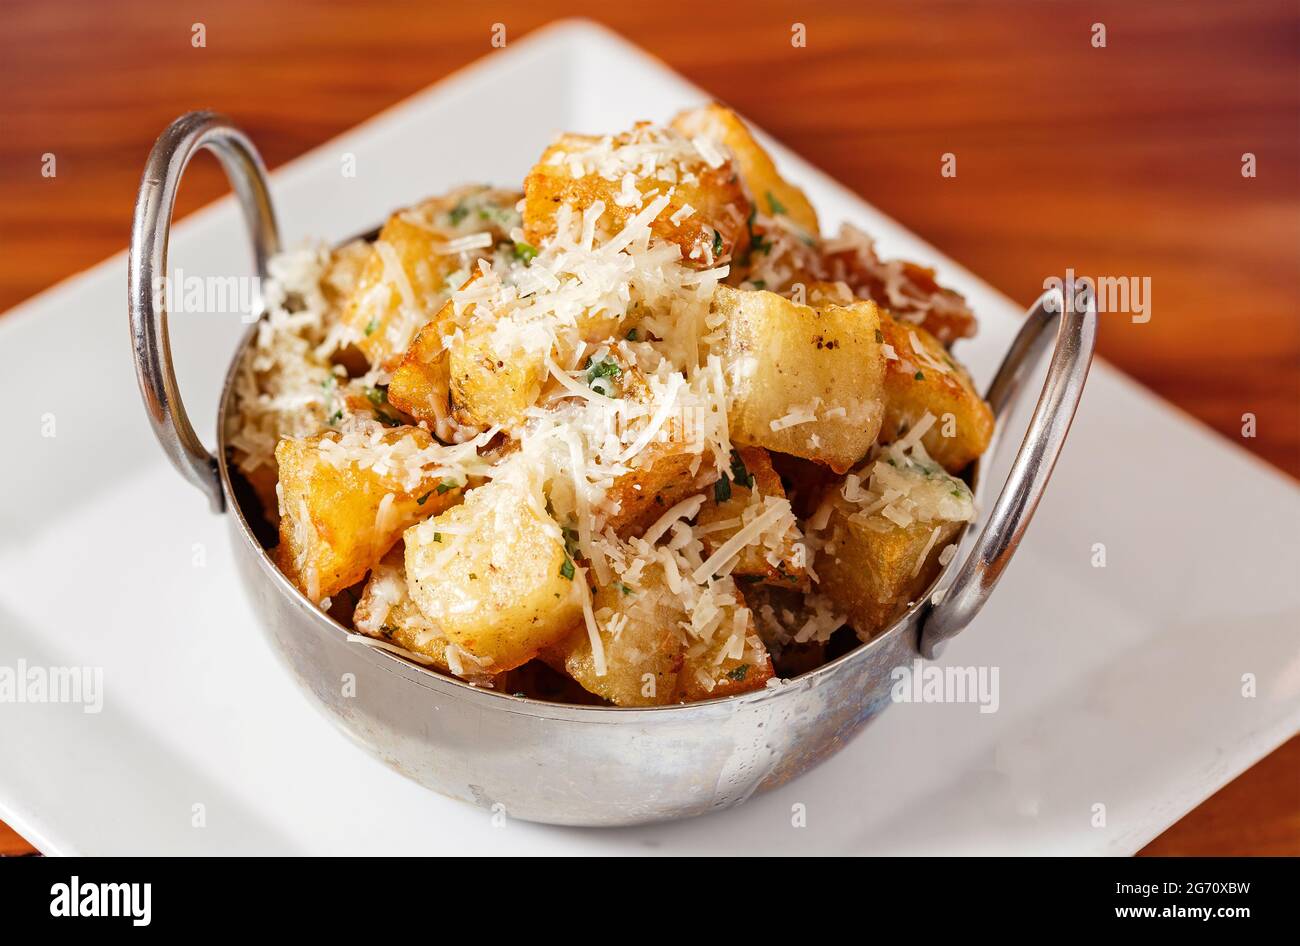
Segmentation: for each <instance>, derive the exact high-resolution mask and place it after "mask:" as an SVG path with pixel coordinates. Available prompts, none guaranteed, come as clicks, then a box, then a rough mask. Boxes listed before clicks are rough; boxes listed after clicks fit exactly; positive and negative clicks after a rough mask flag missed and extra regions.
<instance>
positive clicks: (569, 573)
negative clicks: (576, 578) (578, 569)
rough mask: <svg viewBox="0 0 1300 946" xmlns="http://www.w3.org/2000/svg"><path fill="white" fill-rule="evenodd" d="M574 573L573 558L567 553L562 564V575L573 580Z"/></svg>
mask: <svg viewBox="0 0 1300 946" xmlns="http://www.w3.org/2000/svg"><path fill="white" fill-rule="evenodd" d="M573 575H574V570H573V559H571V558H569V556H568V555H565V556H564V564H563V565H561V566H560V577H561V578H566V579H568V580H569V581H573Z"/></svg>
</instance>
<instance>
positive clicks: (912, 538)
mask: <svg viewBox="0 0 1300 946" xmlns="http://www.w3.org/2000/svg"><path fill="white" fill-rule="evenodd" d="M825 503H826V506H825V507H824V508H823V509H822V510H821V511H819V513H818V515H817V516H815V517H814V522H816V521H817V520H818V519H819V518H824V519H825V523H824V526H823V527H822V528H821V529H819V530H818V532H819V533H820V535H819V538H820V544H821V549H820V551H819V552H818V554H817V560H816V571H817V575H818V578H819V580H820V588H821V590H822V591H823V592H825V593H826V594H827V595H828V596H829V597H830V599H831V600H832V601H833V602H834V604H835V605H836V607H837V608H839V609H840V610H841V611H843V612H844V613H846V614H848V617H849V623H850V624H851V625H852V626H853V629H854V630H855V631H857V633H858V636H859V637H860V638H861V639H862V640H864V641H865V640H870V639H871V637H873V636H874V635H875V634H877V633H879V632H880V631H881V630H882V629H883V628H885V627H886V626H888V625H889V623H890V622H891V621H893V620H894V619H895V618H896V617H897V616H898V615H899V614H901V613H902V612H903V611H904V610H906V608H907V606H908V605H909V604H910V603H911V602H912V601H914V600H915V599H916V597H917V596H918V595H920V594H921V593H922V592H923V591H924V590H925V589H926V588H927V587H928V586H929V584H930V582H931V581H933V580H934V577H935V575H936V574H937V573H938V570H939V560H940V556H941V555H942V554H943V550H944V549H945V548H946V547H947V546H948V545H949V544H950V543H951V542H952V541H953V539H954V538H955V537H956V536H957V535H958V534H959V533H960V532H961V529H962V526H963V525H965V524H966V523H967V522H968V521H970V520H971V519H972V518H974V515H975V505H974V501H973V499H972V497H971V493H970V489H969V488H968V487H967V486H966V484H965V483H964V482H962V481H961V480H959V479H957V478H955V477H952V476H949V475H948V474H947V473H945V472H944V470H943V468H942V467H940V466H939V465H938V464H937V463H935V462H934V461H933V460H931V459H930V458H929V457H927V456H926V455H925V450H924V448H921V447H916V448H914V449H912V450H910V451H904V450H903V449H900V448H899V447H893V448H885V449H884V450H883V451H881V452H880V454H879V455H878V457H877V458H875V459H873V460H872V461H871V462H870V463H868V464H867V465H866V466H865V467H863V469H861V470H860V471H859V472H858V473H856V474H850V475H849V476H848V477H846V478H845V481H844V482H843V483H842V484H839V485H837V486H836V487H834V488H833V489H832V490H831V491H830V492H829V494H828V495H827V497H826V500H825Z"/></svg>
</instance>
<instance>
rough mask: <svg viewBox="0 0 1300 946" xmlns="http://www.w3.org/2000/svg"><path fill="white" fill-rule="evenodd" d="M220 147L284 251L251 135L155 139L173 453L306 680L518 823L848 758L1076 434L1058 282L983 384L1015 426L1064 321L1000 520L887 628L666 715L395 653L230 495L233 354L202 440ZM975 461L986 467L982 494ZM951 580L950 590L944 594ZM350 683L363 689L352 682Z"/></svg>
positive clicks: (608, 811) (1078, 334) (623, 821)
mask: <svg viewBox="0 0 1300 946" xmlns="http://www.w3.org/2000/svg"><path fill="white" fill-rule="evenodd" d="M203 148H207V149H210V150H212V151H214V152H215V153H216V155H217V157H218V158H219V159H220V161H221V163H222V165H223V167H224V168H225V171H226V173H227V175H228V176H229V178H230V180H231V182H232V184H233V185H234V188H235V191H236V193H237V194H238V197H239V201H240V203H241V205H242V207H243V211H244V216H245V219H246V221H247V223H248V228H249V233H250V236H251V238H252V243H253V252H254V255H255V257H256V261H257V269H258V273H259V275H261V276H262V277H263V278H265V277H266V274H267V259H268V257H269V256H271V255H273V254H274V253H275V252H276V251H277V250H278V248H279V236H278V231H277V226H276V222H275V216H274V212H273V210H272V207H271V199H270V194H269V191H268V188H267V182H266V178H265V172H264V169H263V167H262V163H261V160H260V158H259V157H258V155H257V152H256V150H255V149H254V148H253V146H252V144H251V143H250V142H249V140H248V139H247V138H246V137H245V136H244V135H243V134H242V133H240V132H239V131H238V130H237V129H236V128H235V127H233V126H232V125H231V124H230V123H229V121H227V120H226V119H225V118H222V117H221V116H218V115H214V114H212V113H208V112H195V113H191V114H188V115H185V116H183V117H182V118H180V119H178V120H177V121H176V122H175V123H173V124H172V126H171V127H170V128H168V129H167V131H165V132H164V133H163V134H162V136H161V137H160V138H159V139H158V142H157V143H156V144H155V146H154V149H153V152H152V154H151V155H150V157H149V163H148V166H147V167H146V169H145V173H144V178H143V180H142V181H141V184H140V193H139V197H138V200H137V203H136V208H135V220H134V226H133V228H132V234H131V255H130V275H129V287H128V291H129V302H130V315H131V334H132V338H133V341H134V346H135V364H136V372H137V375H138V377H139V381H140V391H141V393H142V395H143V396H144V403H145V408H146V409H147V410H148V412H149V418H150V421H151V422H152V424H153V428H154V432H155V433H156V434H157V436H158V441H159V443H160V444H161V445H162V448H163V451H164V452H165V453H166V454H167V456H168V458H169V459H170V460H171V461H172V463H173V464H174V465H175V466H176V468H177V469H178V470H179V471H180V472H181V474H182V475H183V476H184V477H185V478H186V479H188V480H190V481H191V482H192V483H194V484H195V485H196V486H197V487H199V489H200V490H202V491H203V492H204V493H205V494H207V496H208V499H209V501H210V502H211V505H212V509H213V511H214V512H218V513H221V512H223V511H224V512H227V513H228V515H227V517H226V521H227V522H228V523H229V524H230V531H231V544H232V546H233V549H234V556H235V560H236V562H237V563H238V567H239V571H240V574H241V576H242V579H243V582H244V585H245V587H246V589H247V591H248V593H249V595H250V596H251V598H252V600H253V602H254V605H255V607H256V610H257V613H258V614H259V615H260V616H261V618H262V624H263V627H264V629H265V631H266V633H267V634H268V635H269V636H270V639H271V641H272V643H273V644H274V647H275V650H277V651H278V652H279V654H280V655H281V657H283V659H284V662H285V664H286V666H287V667H288V668H289V670H290V671H291V673H292V674H293V676H294V677H295V679H296V680H297V681H298V683H299V685H300V686H301V687H302V689H303V690H304V691H305V692H306V693H308V694H309V695H310V697H311V698H312V699H314V700H315V701H316V702H317V703H319V705H320V706H321V707H322V708H324V710H326V712H327V713H328V715H329V716H330V717H331V718H332V719H333V720H334V721H335V722H336V723H338V724H339V726H340V727H341V728H342V729H343V731H344V732H346V733H347V734H348V735H350V736H351V737H352V738H353V739H354V740H356V742H358V743H359V744H360V745H361V746H363V747H364V748H366V749H367V750H369V751H370V752H372V753H374V754H375V755H376V756H378V757H379V758H381V759H383V760H384V761H385V762H387V763H388V764H389V765H391V766H392V767H393V768H395V769H397V770H398V771H399V772H402V773H403V774H405V775H407V776H408V777H410V778H412V779H414V780H416V781H417V782H419V783H420V784H422V785H425V786H427V787H429V788H432V789H435V790H437V791H439V792H442V793H443V794H446V795H450V796H452V797H454V798H459V799H462V800H464V801H468V802H471V803H473V804H476V805H480V806H482V807H484V808H489V809H492V808H494V807H495V806H498V805H500V806H503V810H504V811H505V812H507V813H508V814H509V816H510V817H514V818H523V819H525V820H529V821H541V822H548V823H552V824H569V825H593V826H595V825H628V824H638V823H643V822H651V821H661V820H667V819H672V818H683V817H688V816H691V815H698V814H703V813H705V812H709V811H716V810H719V809H722V808H728V807H730V806H732V805H737V804H740V803H741V802H743V801H744V800H745V799H747V798H749V796H750V795H752V794H754V793H755V792H758V791H763V790H766V789H770V788H773V787H775V786H777V785H781V784H783V783H785V782H787V781H789V780H790V779H792V778H794V777H795V776H797V775H799V774H800V773H802V772H805V771H807V770H808V769H810V768H812V767H813V766H814V765H816V764H817V763H818V762H820V761H822V760H823V759H826V758H828V757H829V756H831V755H832V754H834V753H835V752H837V751H838V750H839V749H840V748H841V747H842V746H843V745H844V744H845V743H846V742H848V740H849V739H850V738H851V737H852V736H853V735H854V734H855V733H857V732H858V731H859V730H860V729H861V728H862V727H863V725H864V724H865V723H866V722H867V721H868V720H869V719H871V718H872V717H873V716H875V715H876V714H877V713H879V712H880V711H881V710H883V709H884V708H885V707H886V706H887V705H888V704H889V701H890V696H889V693H890V688H891V683H892V681H891V677H890V672H891V671H892V670H893V669H894V668H895V667H899V666H903V665H907V664H910V663H911V661H913V660H914V659H915V658H917V657H918V656H922V657H926V658H932V657H934V656H936V654H937V652H938V651H939V649H940V648H941V646H942V645H943V643H944V642H945V641H947V640H948V639H949V638H951V637H953V636H955V635H956V634H958V633H960V632H961V630H962V629H963V628H965V627H966V625H967V624H969V623H970V621H971V620H972V619H973V618H974V617H975V615H976V614H977V613H978V612H979V609H980V607H981V606H982V605H983V603H984V601H985V600H986V599H987V598H988V596H989V594H990V593H991V592H992V590H993V587H994V585H996V584H997V581H998V578H999V577H1000V576H1001V574H1002V571H1003V570H1004V569H1005V568H1006V565H1007V562H1008V561H1009V560H1010V558H1011V555H1012V553H1013V552H1014V551H1015V548H1016V545H1017V543H1018V542H1019V540H1020V537H1021V535H1022V534H1023V532H1024V530H1025V527H1026V525H1028V523H1029V519H1030V517H1031V516H1032V515H1033V513H1034V509H1035V507H1036V506H1037V504H1038V500H1039V498H1040V497H1041V495H1042V493H1043V489H1044V487H1045V486H1046V485H1047V480H1048V477H1049V476H1050V475H1051V472H1052V467H1053V465H1054V463H1055V461H1056V458H1057V455H1058V454H1059V452H1060V450H1061V446H1062V444H1063V442H1064V440H1065V437H1066V434H1067V432H1068V430H1069V426H1070V421H1071V419H1072V418H1073V416H1074V412H1075V408H1076V407H1077V405H1078V403H1079V398H1080V396H1081V394H1082V392H1083V385H1084V381H1085V379H1086V377H1087V373H1088V365H1089V362H1090V360H1091V357H1092V351H1093V345H1094V340H1095V334H1096V314H1095V312H1094V311H1093V310H1092V308H1091V306H1090V305H1088V306H1085V308H1084V311H1081V312H1080V311H1075V308H1074V307H1072V306H1066V305H1064V304H1063V302H1064V300H1063V297H1062V295H1061V294H1060V293H1048V294H1046V295H1044V296H1043V297H1042V298H1041V299H1039V300H1038V302H1037V304H1036V305H1035V306H1034V308H1033V309H1031V310H1030V312H1029V315H1028V318H1027V319H1026V322H1025V325H1024V327H1023V328H1022V329H1021V331H1020V334H1019V335H1018V336H1017V338H1016V340H1015V342H1014V344H1013V345H1012V347H1011V350H1010V351H1009V352H1008V353H1007V356H1006V359H1005V361H1004V362H1003V364H1002V367H1001V368H1000V370H999V371H998V374H997V377H996V378H994V380H993V383H992V385H991V386H990V388H989V391H988V401H989V403H990V404H991V405H992V407H993V410H994V411H995V413H996V415H997V418H998V429H999V434H1001V428H1002V425H1003V423H1004V422H1005V420H1006V419H1007V417H1008V416H1009V413H1010V411H1011V408H1012V405H1013V403H1014V401H1015V400H1016V396H1017V394H1018V392H1019V391H1020V389H1021V386H1022V382H1023V381H1024V380H1025V378H1026V376H1027V375H1028V374H1029V373H1030V371H1032V369H1033V366H1034V364H1035V362H1036V361H1037V359H1038V356H1039V355H1040V354H1041V353H1042V351H1043V350H1044V349H1045V348H1046V345H1047V342H1048V341H1049V340H1050V338H1051V335H1050V334H1049V333H1048V331H1047V330H1048V328H1049V327H1051V326H1053V325H1055V326H1056V333H1055V347H1054V349H1053V351H1052V359H1051V364H1050V367H1049V370H1048V375H1047V380H1046V383H1045V385H1044V387H1043V390H1042V393H1041V394H1040V396H1039V399H1038V406H1037V408H1036V409H1035V411H1034V414H1033V419H1032V420H1031V422H1030V424H1029V429H1028V432H1027V433H1026V435H1025V438H1024V441H1023V442H1022V443H1021V445H1020V448H1019V452H1018V453H1017V455H1016V458H1015V461H1014V463H1013V465H1012V467H1011V471H1010V474H1009V476H1008V479H1007V481H1006V484H1005V485H1004V486H1003V488H1002V491H1001V493H1000V494H999V496H998V498H997V501H996V502H995V503H994V505H993V507H992V511H991V513H990V515H989V518H988V521H987V523H986V525H985V526H984V529H983V531H982V532H980V534H979V536H978V537H977V538H976V540H975V541H974V543H973V545H972V546H971V549H970V552H969V554H968V555H967V557H965V558H964V559H962V560H957V559H954V560H953V561H952V562H951V563H949V565H948V566H947V567H946V568H945V569H944V570H943V572H942V574H940V575H939V577H938V578H937V579H936V582H935V584H934V586H932V587H931V589H930V590H929V591H928V592H927V593H926V595H925V596H923V597H922V599H921V600H920V601H919V602H917V603H916V604H915V605H914V606H913V607H912V608H911V609H910V610H909V611H908V612H907V613H906V614H904V615H903V616H902V617H901V618H899V620H898V621H897V622H895V623H894V624H893V625H892V626H891V627H890V628H889V629H888V630H886V631H885V632H884V633H882V634H880V635H879V636H878V637H876V638H875V639H874V640H872V641H871V642H870V643H868V644H864V645H862V646H860V647H858V648H857V649H856V650H853V651H852V652H850V653H848V654H845V655H844V656H842V657H840V658H839V659H837V660H835V661H833V662H831V663H829V664H826V665H825V666H822V667H819V668H818V669H816V670H814V671H812V672H810V673H806V674H804V675H802V676H800V677H798V678H795V679H793V680H789V681H786V682H784V683H783V684H782V685H781V686H780V687H779V688H777V689H769V690H762V691H759V692H755V693H748V694H745V695H742V696H735V697H730V698H727V699H718V700H710V701H707V702H703V703H693V704H689V705H685V706H670V707H659V708H654V709H614V708H603V707H590V706H570V705H562V704H554V703H546V702H541V701H537V700H531V699H524V698H520V697H514V696H509V695H507V694H504V693H496V692H492V691H487V690H481V689H475V688H474V687H471V686H469V685H468V684H465V683H462V682H460V681H459V680H455V679H452V678H450V677H446V676H443V675H441V674H438V673H436V672H433V671H431V670H428V669H426V668H424V667H421V666H417V665H415V664H413V663H411V662H409V661H407V660H404V659H403V658H401V657H399V656H395V655H393V654H391V653H388V652H385V651H382V650H379V649H377V648H373V647H369V646H366V645H364V644H358V643H355V642H349V641H348V639H347V637H348V631H347V630H346V629H345V628H344V627H342V626H341V625H340V624H338V623H337V622H335V621H334V620H332V619H331V618H330V617H329V616H328V615H326V614H324V613H322V612H321V611H320V610H319V609H318V608H316V607H315V606H314V605H313V604H312V603H311V602H310V601H308V600H307V598H305V597H304V596H303V595H302V594H301V593H299V592H298V590H297V589H296V588H295V587H294V586H293V585H292V584H291V583H290V582H289V581H288V580H287V579H286V578H285V577H284V576H283V575H282V574H280V572H279V570H277V569H276V567H275V566H274V565H273V564H272V563H271V560H270V558H269V557H268V556H267V554H266V552H265V551H264V549H263V548H262V545H261V544H260V543H259V542H258V540H257V538H256V537H255V536H254V533H253V530H252V529H251V528H250V526H249V521H248V519H247V518H246V517H245V515H244V511H243V510H242V509H241V508H240V505H239V503H238V501H237V500H236V498H235V492H234V489H233V487H232V482H231V472H230V469H229V467H228V465H227V459H226V445H225V430H226V418H227V415H228V413H229V411H231V410H232V403H231V402H232V395H233V383H232V379H233V377H234V374H235V367H236V365H237V364H238V363H239V360H240V358H241V357H242V356H243V353H244V350H245V349H246V348H247V346H248V344H249V341H250V338H251V332H250V333H249V335H247V336H245V338H244V340H243V342H242V343H241V344H240V347H239V349H238V350H237V351H236V353H235V357H234V361H233V362H232V365H231V369H230V372H229V373H228V374H227V377H226V383H225V387H224V389H223V391H222V394H221V403H220V406H219V409H218V420H217V431H218V443H217V450H216V455H215V456H214V455H213V454H211V453H209V452H208V451H207V449H206V448H205V447H204V446H203V445H202V443H200V442H199V439H198V437H197V436H196V435H195V433H194V430H193V428H192V427H191V425H190V422H189V420H188V418H187V417H186V413H185V408H184V406H183V405H182V404H181V400H180V395H179V392H178V389H177V385H176V378H175V374H174V371H173V368H172V361H171V351H170V343H169V341H168V334H167V311H166V307H165V301H166V300H165V298H164V294H163V293H155V292H154V291H153V287H154V285H155V278H156V277H158V276H161V275H163V274H164V273H165V272H166V269H167V244H168V236H169V231H170V228H171V215H172V210H173V206H174V202H175V196H176V191H177V187H178V185H179V183H180V178H181V175H182V174H183V173H184V170H185V167H186V165H187V163H188V162H189V160H190V158H191V157H192V156H193V155H194V154H195V153H196V152H197V151H199V150H200V149H203ZM985 462H986V461H979V462H978V463H977V464H976V466H975V470H974V473H973V476H972V480H973V483H972V485H973V486H975V488H976V490H977V494H978V491H979V486H980V483H979V479H980V469H981V468H982V467H983V466H984V463H985ZM938 588H943V589H944V590H943V593H942V594H939V593H938V592H937V591H936V589H938ZM349 681H354V683H353V685H348V684H349Z"/></svg>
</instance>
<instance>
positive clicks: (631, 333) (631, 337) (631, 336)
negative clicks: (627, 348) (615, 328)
mask: <svg viewBox="0 0 1300 946" xmlns="http://www.w3.org/2000/svg"><path fill="white" fill-rule="evenodd" d="M627 340H628V341H629V342H634V341H636V329H634V328H630V329H628V330H627Z"/></svg>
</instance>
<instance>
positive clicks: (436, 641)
mask: <svg viewBox="0 0 1300 946" xmlns="http://www.w3.org/2000/svg"><path fill="white" fill-rule="evenodd" d="M352 624H353V626H354V627H355V628H356V629H357V630H358V631H360V632H361V633H362V634H366V635H368V636H370V637H374V638H376V639H378V640H382V641H386V642H388V643H390V644H395V645H397V646H398V647H401V648H402V649H404V650H409V651H410V652H411V653H413V654H416V655H417V656H419V657H423V658H425V660H426V661H427V663H428V665H429V666H431V667H434V668H435V669H437V670H440V671H442V672H443V673H447V674H451V675H452V676H457V677H460V678H462V679H464V680H469V681H470V682H472V683H474V684H476V685H479V686H489V687H494V688H500V687H501V685H502V684H504V683H505V682H506V680H505V678H504V677H503V676H502V675H500V674H492V673H490V672H488V670H487V668H486V667H485V665H484V664H482V663H480V662H479V661H476V660H475V659H474V658H473V657H472V656H471V655H469V654H466V653H463V652H458V651H456V650H455V648H453V647H452V646H451V642H450V641H448V640H447V637H446V635H445V634H443V632H442V628H441V627H439V626H438V624H437V623H436V622H434V621H432V620H430V619H429V617H428V615H426V614H425V613H424V612H423V611H421V610H420V609H419V607H418V606H417V605H416V603H415V602H414V601H413V600H412V599H411V592H410V588H409V587H408V585H407V582H406V548H405V546H404V544H403V543H400V542H399V543H398V544H397V545H395V546H393V548H392V550H391V551H390V552H389V553H388V554H387V555H385V556H384V557H383V560H382V561H380V563H379V564H378V565H376V566H375V567H374V569H373V570H371V572H370V578H369V579H367V581H366V585H365V587H364V588H363V589H362V591H361V598H360V600H359V601H357V606H356V610H355V611H354V612H353V614H352Z"/></svg>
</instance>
